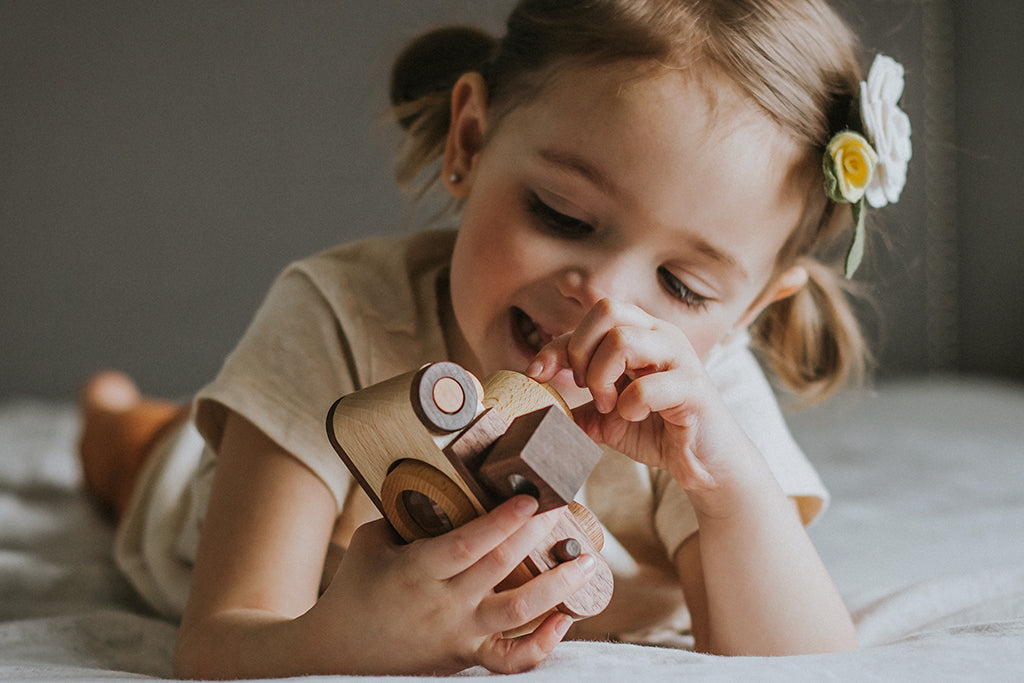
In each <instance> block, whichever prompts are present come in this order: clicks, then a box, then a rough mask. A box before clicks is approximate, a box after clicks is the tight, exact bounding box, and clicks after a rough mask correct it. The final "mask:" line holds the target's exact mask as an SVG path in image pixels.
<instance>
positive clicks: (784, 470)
mask: <svg viewBox="0 0 1024 683" xmlns="http://www.w3.org/2000/svg"><path fill="white" fill-rule="evenodd" d="M748 343H749V337H747V335H745V334H744V335H741V336H740V337H739V338H738V339H736V340H734V341H732V342H731V343H730V344H729V345H728V346H726V347H723V348H720V349H717V350H716V351H715V352H714V353H713V354H712V355H711V356H710V357H709V358H708V360H707V362H706V368H707V371H708V374H709V375H710V376H711V378H712V380H713V381H714V383H715V386H716V387H717V388H718V391H719V392H720V393H721V395H722V398H723V400H724V401H725V403H726V405H727V406H728V407H729V410H730V412H731V413H732V415H733V417H735V418H736V420H737V422H739V424H740V426H741V427H742V428H743V430H744V431H745V432H746V434H747V436H748V437H750V439H751V441H753V442H754V445H756V446H757V448H758V449H759V450H760V451H761V454H762V455H763V456H764V458H765V460H766V461H767V462H768V466H769V468H770V469H771V471H772V473H773V474H774V475H775V478H776V479H777V480H778V482H779V485H780V486H781V487H782V490H783V491H784V492H785V493H786V495H788V496H790V497H791V498H793V499H794V500H795V501H796V502H797V506H798V508H799V512H800V517H801V520H802V521H803V523H804V524H810V523H811V522H812V521H813V520H814V519H815V518H816V517H817V516H818V515H819V514H820V513H821V512H822V511H823V510H824V508H825V507H826V505H827V504H828V491H827V490H826V489H825V486H824V484H823V483H822V482H821V479H820V478H819V476H818V474H817V472H816V471H815V470H814V467H813V466H812V465H811V463H810V462H809V461H808V460H807V458H806V456H805V455H804V453H803V451H802V450H801V449H800V446H799V445H797V443H796V441H795V440H794V439H793V436H792V434H790V431H789V428H788V427H787V426H786V421H785V419H784V418H783V416H782V411H781V410H780V409H779V405H778V401H777V400H776V398H775V394H774V392H773V391H772V388H771V385H770V384H769V382H768V380H767V378H766V377H765V376H764V372H763V371H762V370H761V367H760V365H759V364H758V362H757V359H756V358H755V357H754V354H753V353H752V352H751V351H750V349H749V348H748V346H747V345H748ZM653 476H654V481H653V492H654V501H655V511H654V523H655V528H656V530H657V533H658V536H659V537H660V538H661V541H662V543H663V544H664V545H665V548H666V549H667V551H668V553H669V557H673V556H674V555H675V552H676V551H677V550H678V549H679V546H680V545H682V543H683V541H685V540H686V539H687V538H688V537H689V536H691V535H692V534H694V533H695V532H696V531H697V517H696V513H695V512H694V510H693V507H692V506H691V505H690V501H689V498H688V497H687V495H686V492H685V491H683V489H682V487H680V486H679V485H678V484H676V483H675V481H673V480H672V478H671V477H670V476H668V475H667V474H665V473H664V472H656V473H655V474H654V475H653Z"/></svg>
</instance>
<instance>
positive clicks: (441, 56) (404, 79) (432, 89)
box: [391, 26, 498, 127]
mask: <svg viewBox="0 0 1024 683" xmlns="http://www.w3.org/2000/svg"><path fill="white" fill-rule="evenodd" d="M497 45H498V41H497V40H495V38H494V37H493V36H490V35H488V34H487V33H484V32H483V31H481V30H479V29H475V28H470V27H467V26H448V27H443V28H438V29H434V30H432V31H429V32H427V33H425V34H423V35H422V36H420V37H419V38H416V39H415V40H413V41H412V42H411V43H409V45H407V46H406V48H405V49H404V50H402V52H401V54H399V55H398V59H396V60H395V64H394V66H393V67H392V68H391V104H392V105H393V106H395V105H400V104H405V103H407V102H413V101H415V100H418V99H420V98H421V97H424V96H425V95H430V94H433V93H440V92H447V91H449V90H451V88H452V86H454V85H455V81H457V80H458V79H459V76H461V75H462V74H464V73H466V72H469V71H479V70H480V69H481V67H483V66H484V65H485V64H486V63H487V62H488V61H489V60H490V58H491V54H492V52H493V51H494V48H495V47H497ZM401 123H402V125H403V127H405V125H406V122H405V121H402V122H401Z"/></svg>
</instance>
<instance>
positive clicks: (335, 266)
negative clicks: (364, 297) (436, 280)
mask: <svg viewBox="0 0 1024 683" xmlns="http://www.w3.org/2000/svg"><path fill="white" fill-rule="evenodd" d="M455 234H456V233H455V231H454V230H428V231H422V232H414V233H408V234H404V235H386V236H378V237H370V238H366V239H362V240H358V241H355V242H347V243H344V244H339V245H337V246H334V247H331V248H329V249H326V250H324V251H321V252H319V253H317V254H313V255H312V256H308V257H306V258H304V259H302V260H300V261H295V262H293V263H291V264H290V265H289V266H288V268H287V269H286V270H285V273H288V272H294V271H298V272H302V273H304V274H305V275H306V276H307V277H309V278H310V279H312V280H313V281H314V282H316V283H325V284H326V283H336V282H339V278H340V280H341V281H347V282H352V283H358V282H368V283H373V284H374V285H379V284H386V282H387V281H388V280H394V279H396V278H398V279H402V280H415V279H416V277H417V275H419V274H421V273H423V272H425V271H431V270H435V269H436V268H437V267H438V266H440V265H446V264H447V263H448V262H450V261H451V254H452V249H453V247H454V245H455Z"/></svg>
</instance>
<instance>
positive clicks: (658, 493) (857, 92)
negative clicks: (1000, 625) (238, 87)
mask: <svg viewBox="0 0 1024 683" xmlns="http://www.w3.org/2000/svg"><path fill="white" fill-rule="evenodd" d="M883 67H884V68H885V69H888V71H884V69H883V71H884V73H882V76H880V77H888V78H889V81H888V83H887V84H886V86H885V87H881V88H878V87H875V84H874V81H873V80H872V79H874V77H875V74H874V73H873V74H872V75H871V77H870V78H869V79H868V83H867V84H866V87H865V89H864V90H863V91H862V90H861V82H860V72H859V66H858V54H857V50H856V41H855V39H854V37H853V36H852V34H851V33H850V32H849V30H848V29H847V28H846V27H845V26H844V25H843V23H842V22H841V21H840V19H839V18H838V17H837V16H836V15H835V14H834V13H833V11H832V10H831V9H830V8H829V7H828V6H827V5H826V4H825V3H824V2H822V1H821V0H732V1H727V0H598V1H593V0H588V1H586V2H583V1H579V2H576V1H567V0H524V1H523V2H521V3H520V4H519V5H518V6H517V7H516V9H515V10H514V11H513V13H512V15H511V17H510V19H509V21H508V32H507V35H506V36H505V37H504V38H503V39H502V40H501V41H495V40H493V39H491V38H489V37H487V36H485V35H483V34H481V33H479V32H477V31H473V30H470V29H462V28H459V29H443V30H439V31H435V32H432V33H430V34H428V35H427V36H425V37H423V38H421V39H420V40H418V41H416V42H415V43H413V44H412V45H411V46H410V47H409V48H408V49H407V50H406V52H405V53H403V55H402V56H401V57H400V58H399V60H398V62H397V63H396V66H395V71H394V78H393V84H392V85H393V87H392V97H393V100H394V102H395V114H396V117H397V119H398V120H399V121H400V123H401V124H402V126H403V128H404V129H405V131H406V133H407V136H408V140H407V145H406V147H405V152H404V155H403V158H402V162H401V167H400V173H399V175H400V177H401V178H402V179H404V180H407V181H414V180H416V179H419V178H424V177H426V178H427V181H426V186H425V187H423V188H421V191H428V190H430V189H431V186H433V185H440V186H441V187H442V188H443V190H444V191H446V192H447V193H448V194H449V195H450V196H451V197H452V198H453V199H454V200H455V203H456V205H457V206H456V208H457V212H458V215H459V227H458V230H457V231H428V232H423V233H419V234H414V235H409V236H405V237H399V238H382V239H375V240H369V241H365V242H360V243H356V244H350V245H345V246H341V247H337V248H335V249H332V250H329V251H326V252H324V253H321V254H319V255H316V256H313V257H311V258H308V259H306V260H303V261H300V262H298V263H295V264H292V265H291V266H289V267H288V268H287V270H285V272H284V273H283V274H282V275H281V276H280V277H279V279H278V280H277V281H276V282H275V283H274V285H273V287H272V288H271V290H270V292H269V294H268V295H267V298H266V300H265V302H264V303H263V305H262V306H261V308H260V309H259V311H258V313H257V314H256V317H255V319H254V320H253V322H252V324H251V326H250V328H249V329H248V331H247V332H246V333H245V335H244V337H243V338H242V340H241V341H240V343H239V345H238V346H237V348H236V349H235V350H234V351H233V352H232V354H231V355H230V356H229V357H228V359H227V360H226V362H225V364H224V367H223V369H222V370H221V372H220V373H219V375H218V376H217V378H216V379H215V380H214V381H213V383H211V384H210V385H208V386H207V387H205V388H204V389H203V390H202V391H200V392H199V394H198V396H197V397H196V399H195V402H194V403H193V406H192V420H190V421H186V420H182V419H181V418H180V416H179V417H178V418H177V420H175V419H174V410H173V408H172V407H170V406H165V405H154V404H152V403H150V402H147V401H141V400H140V399H139V397H138V395H137V393H136V392H135V389H134V386H133V385H132V384H131V382H130V380H128V379H127V378H124V377H123V376H120V375H116V374H109V373H108V374H104V375H100V376H98V377H97V378H95V379H94V380H93V381H92V382H91V383H90V384H89V385H88V386H87V387H86V389H85V393H84V398H83V407H84V412H85V418H86V421H85V430H84V434H83V458H84V464H85V471H86V476H87V481H88V482H89V483H90V485H91V487H92V488H93V489H94V490H95V491H96V492H97V493H99V494H101V495H102V496H103V497H105V499H106V500H108V501H109V502H111V503H112V504H113V505H115V507H116V508H117V510H118V511H119V512H120V514H121V521H120V526H119V529H118V536H117V545H116V555H117V559H118V563H119V566H120V567H121V568H122V569H123V570H124V571H125V573H126V574H127V575H128V576H129V578H130V579H131V581H132V582H133V584H134V585H135V586H136V588H137V589H138V590H139V591H140V593H141V594H142V595H143V596H144V597H145V598H146V599H147V600H148V601H149V602H150V603H151V604H152V605H153V606H154V608H156V609H157V610H159V611H161V612H163V613H166V614H168V615H171V616H175V617H176V616H179V615H181V618H182V621H181V630H180V634H179V639H178V647H177V653H176V669H177V671H178V672H179V673H180V674H181V675H184V676H194V677H267V676H278V675H296V674H315V673H428V672H441V671H457V670H460V669H462V668H465V667H467V666H471V665H474V664H476V665H482V666H485V667H487V668H488V669H491V670H493V671H505V672H510V671H519V670H524V669H527V668H530V667H532V666H535V665H536V664H537V663H539V662H540V661H542V660H543V659H544V658H545V657H546V656H547V655H548V653H550V652H551V650H552V649H553V648H554V647H555V645H556V644H557V643H558V642H559V641H560V640H561V639H562V638H563V637H564V636H565V635H566V633H567V631H568V629H569V628H570V626H572V624H571V620H570V619H569V617H567V616H566V615H564V614H560V613H557V612H555V613H552V614H550V615H549V616H548V617H547V618H546V619H545V620H543V622H542V623H541V625H540V626H539V627H538V628H536V630H534V631H533V632H532V633H531V634H529V635H526V636H522V637H519V638H505V637H503V636H502V633H504V632H508V631H510V630H512V629H514V628H515V627H517V626H520V625H522V624H526V623H529V622H531V621H533V620H534V619H536V618H537V617H539V616H541V615H544V614H546V613H548V612H549V611H550V610H551V608H552V607H553V606H555V605H557V604H558V603H560V602H562V601H564V600H565V599H566V597H568V596H570V595H571V594H572V593H573V592H574V591H576V590H577V589H578V588H579V587H580V586H582V585H583V584H584V583H585V582H586V581H587V578H588V576H589V573H590V572H591V571H592V570H593V565H594V561H593V558H591V557H588V556H587V555H583V556H582V557H580V558H578V559H576V560H574V561H570V562H566V563H564V564H561V565H560V566H559V567H558V568H556V569H554V570H551V571H548V572H545V573H544V574H542V575H540V576H538V577H536V578H534V579H533V580H531V581H529V582H528V583H526V584H525V585H523V586H521V587H519V588H517V589H514V590H509V591H503V592H500V593H495V592H494V591H493V590H492V588H493V586H495V585H496V584H497V583H498V582H499V581H500V580H501V579H502V578H503V577H504V576H506V575H507V574H508V572H509V571H510V570H511V569H512V567H514V566H515V565H516V564H517V563H518V562H519V560H520V559H521V558H522V557H523V556H524V555H526V553H527V552H528V551H529V550H530V549H531V548H532V547H533V546H534V545H535V544H536V543H537V542H538V541H539V540H540V539H541V538H542V537H543V536H544V535H545V533H546V531H547V529H548V528H549V526H550V524H551V520H550V515H533V514H532V513H533V512H534V511H535V509H536V502H535V501H534V500H532V499H531V498H529V497H526V496H519V497H516V498H513V499H512V500H510V501H508V502H507V503H505V504H503V505H501V506H499V507H498V508H496V509H495V510H494V511H492V512H491V513H489V514H487V515H485V516H482V517H480V518H478V519H476V520H474V521H472V522H470V523H468V524H466V525H464V526H462V527H459V528H457V529H455V530H453V531H451V532H449V533H446V534H443V535H441V536H439V537H437V538H433V539H429V540H422V541H417V542H414V543H411V544H408V545H401V544H399V543H398V541H397V539H396V536H395V535H394V534H393V532H392V531H391V530H390V528H389V527H388V526H387V524H386V523H385V522H383V521H382V520H379V519H377V520H376V521H373V520H375V519H376V518H377V514H376V512H375V510H374V509H373V508H372V506H371V505H370V504H369V502H368V501H367V499H366V498H365V496H363V494H362V493H361V491H360V490H359V488H358V486H356V485H355V484H354V483H353V481H352V479H351V477H350V476H349V474H348V472H347V471H346V469H345V468H344V466H343V465H342V463H341V461H340V460H339V458H338V457H337V456H336V454H335V453H334V451H333V449H332V448H331V446H330V444H329V443H328V441H327V439H326V436H325V430H324V418H325V414H326V411H327V409H328V408H329V406H330V405H331V404H332V403H333V402H334V400H335V399H337V398H338V397H339V396H342V395H344V394H346V393H349V392H351V391H354V390H356V389H359V388H361V387H364V386H369V385H372V384H375V383H377V382H380V381H382V380H385V379H388V378H390V377H392V376H394V375H397V374H400V373H404V372H408V371H410V370H413V369H415V368H417V367H419V366H420V365H422V364H424V363H427V362H432V361H437V360H443V359H450V360H453V361H455V362H457V363H459V364H461V365H462V366H463V367H465V368H466V369H468V370H469V371H471V372H473V373H474V374H475V375H477V376H478V377H480V378H484V377H486V376H487V375H489V374H491V373H493V372H495V371H497V370H500V369H511V370H518V371H521V372H525V373H527V374H529V375H530V376H532V377H533V378H534V379H536V380H538V381H542V382H548V383H550V384H551V385H552V386H554V387H555V388H556V389H558V391H559V392H560V393H561V394H562V395H563V396H564V397H565V398H566V400H567V401H568V402H569V404H570V405H571V406H573V408H574V418H575V420H576V421H577V423H578V424H579V425H580V426H581V427H582V428H583V429H584V430H585V431H586V432H587V434H589V435H590V436H591V438H593V439H594V441H596V442H598V443H599V444H602V445H603V446H604V447H605V448H606V453H605V456H604V458H603V460H602V461H601V463H600V464H599V465H598V467H597V469H596V470H595V471H594V473H593V475H592V476H591V477H590V479H589V480H588V482H587V484H586V485H585V487H584V491H583V496H584V498H585V502H586V504H587V505H588V506H589V507H590V508H591V510H592V511H594V512H595V514H596V515H597V517H598V518H599V519H600V520H601V522H602V524H603V525H604V526H605V528H606V531H607V534H606V537H607V538H608V541H607V545H606V549H605V551H604V553H605V554H606V559H607V560H608V562H609V564H610V565H611V566H612V568H613V571H614V572H615V579H616V587H615V595H614V597H613V599H612V603H611V605H610V606H609V608H608V609H607V610H606V611H605V612H604V613H603V614H601V615H599V616H597V617H594V618H592V619H589V620H585V621H582V622H579V623H578V624H576V625H575V627H574V628H575V631H574V633H573V635H574V636H575V637H601V638H612V637H614V638H620V639H624V638H630V639H634V640H637V641H638V642H667V641H670V642H678V641H679V639H680V638H681V637H682V636H683V635H692V639H693V641H692V644H693V645H694V646H695V647H696V648H697V649H698V650H700V651H706V652H713V653H720V654H747V655H769V654H771V655H779V654H788V653H808V652H823V651H832V650H839V649H846V648H853V647H856V637H855V634H854V630H853V626H852V624H851V620H850V616H849V614H848V612H847V610H846V608H845V607H844V605H843V603H842V601H841V599H840V597H839V595H838V593H837V591H836V589H835V588H834V586H833V584H832V582H831V580H830V578H829V576H828V574H827V572H826V570H825V568H824V567H823V565H822V563H821V561H820V560H819V558H818V556H817V554H816V552H815V550H814V548H813V547H812V545H811V543H810V541H809V539H808V537H807V535H806V533H805V531H804V527H803V524H806V523H807V522H809V521H810V520H811V519H813V518H814V517H815V516H816V515H817V514H818V513H819V512H820V510H821V508H822V506H823V504H824V502H825V501H826V497H827V496H826V492H825V490H824V488H823V487H822V485H821V482H820V481H819V480H818V478H817V476H816V475H815V473H814V471H813V469H812V468H811V467H810V465H809V464H808V463H807V461H806V460H805V459H804V457H803V455H802V453H801V452H800V450H799V448H798V447H797V446H796V444H795V443H794V442H793V440H792V438H791V437H790V435H789V433H788V431H787V430H786V427H785V425H784V422H783V420H782V418H781V416H780V413H779V410H778V407H777V405H776V402H775V399H774V398H773V394H772V390H771V388H770V386H769V383H768V381H767V380H766V378H765V375H764V374H763V373H762V371H761V369H760V367H759V365H758V363H757V361H756V360H755V356H754V355H753V351H756V352H758V353H759V354H760V356H761V358H762V359H763V361H764V363H765V364H766V366H767V367H768V369H769V370H770V372H771V374H772V375H774V377H775V378H776V379H777V380H778V381H779V382H781V383H782V384H783V385H785V386H786V387H787V388H788V389H789V390H790V391H792V392H795V393H796V394H797V395H799V396H803V397H805V398H820V397H823V396H825V395H827V394H829V393H830V392H831V391H832V390H834V389H835V388H836V387H838V386H839V385H840V384H842V383H843V382H845V381H846V380H848V379H850V378H851V377H854V376H856V375H857V374H858V372H859V371H860V369H861V367H862V357H863V355H864V354H863V344H862V340H861V337H860V335H859V332H858V329H857V326H856V324H855V321H854V320H853V316H852V315H851V312H850V310H849V307H848V304H847V302H846V299H845V297H844V294H843V292H842V289H841V287H840V283H841V281H842V274H841V271H840V270H839V269H838V268H837V267H834V266H831V265H827V264H826V263H824V262H822V261H819V260H818V256H819V255H820V254H822V253H829V252H830V251H831V250H832V248H833V247H834V246H835V244H836V240H837V238H840V237H841V238H842V242H841V243H840V244H843V243H846V242H847V240H850V239H851V237H850V233H851V232H852V233H853V234H854V235H855V236H856V239H855V240H853V247H852V248H851V249H850V253H849V257H848V259H847V269H848V270H852V268H854V267H855V266H856V262H857V261H858V260H859V256H860V253H861V249H862V241H861V240H862V229H863V224H862V218H863V209H864V202H865V198H867V199H870V200H871V204H872V205H874V206H877V205H881V204H884V203H885V201H886V200H888V201H894V200H895V199H896V198H897V197H898V192H899V190H900V189H901V188H902V177H905V170H906V159H907V158H908V157H909V142H908V141H907V144H906V146H905V148H904V147H900V148H899V149H895V151H894V150H893V149H892V146H891V145H890V146H889V147H888V148H886V147H885V145H883V144H882V143H883V142H884V140H883V138H884V135H888V136H890V137H891V135H892V129H893V127H892V126H888V124H886V125H883V126H877V125H876V126H875V127H874V129H873V130H872V129H871V128H872V126H871V120H870V117H866V116H860V115H857V116H851V112H854V113H857V112H859V111H861V109H859V108H858V107H857V106H855V105H857V104H858V103H859V104H861V105H864V104H865V102H867V103H868V104H870V103H871V101H874V100H878V97H876V96H875V95H874V94H873V93H874V92H875V91H876V90H878V91H880V92H884V93H886V95H885V96H886V97H888V98H889V99H890V100H891V99H892V97H891V94H892V92H893V91H894V87H895V81H896V80H898V81H899V83H898V85H899V89H900V90H901V89H902V73H901V72H899V71H898V67H897V66H896V65H895V64H894V63H891V62H885V63H884V64H883ZM875 80H877V79H875ZM898 96H899V93H898V92H896V97H897V98H898ZM879 97H880V96H879ZM887 101H888V100H887ZM890 104H891V105H892V106H891V107H889V109H888V110H886V111H888V112H889V113H890V114H892V112H893V111H896V112H898V109H894V108H895V101H893V102H891V103H890ZM862 108H863V107H862ZM864 111H868V109H864ZM899 113H900V114H902V113H901V112H899ZM893 116H895V115H893ZM904 118H905V117H904ZM890 119H892V116H890ZM893 120H897V121H898V122H899V123H900V124H901V125H902V124H903V123H905V121H904V120H903V119H899V117H898V116H895V119H893ZM887 126H888V127H887ZM898 132H899V131H898V130H897V133H898ZM883 134H884V135H883ZM885 139H888V138H885ZM823 159H824V163H823ZM901 174H903V175H902V176H901ZM880 198H881V199H880ZM850 207H852V208H853V211H851V210H850ZM851 225H852V226H853V229H852V230H851ZM143 413H147V414H148V415H149V417H150V418H151V419H143V418H145V417H147V416H146V415H143ZM168 421H170V422H168ZM168 424H170V425H171V426H167V425H168ZM179 424H180V425H182V426H181V427H178V426H176V425H179ZM193 425H194V426H193ZM155 430H159V433H158V434H156V435H154V431H155ZM114 441H116V442H117V443H118V444H119V445H118V446H117V447H116V448H115V447H111V446H110V444H111V442H114Z"/></svg>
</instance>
